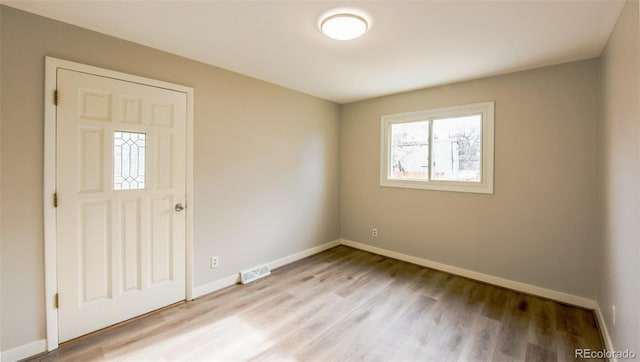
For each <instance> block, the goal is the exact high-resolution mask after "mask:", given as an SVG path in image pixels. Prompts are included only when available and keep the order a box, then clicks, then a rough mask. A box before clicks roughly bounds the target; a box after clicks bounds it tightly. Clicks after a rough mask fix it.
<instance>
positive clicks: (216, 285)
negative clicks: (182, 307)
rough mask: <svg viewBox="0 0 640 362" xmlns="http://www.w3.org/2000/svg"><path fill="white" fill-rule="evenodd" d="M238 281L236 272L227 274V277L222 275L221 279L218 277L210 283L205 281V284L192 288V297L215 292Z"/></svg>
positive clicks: (238, 276) (238, 275)
mask: <svg viewBox="0 0 640 362" xmlns="http://www.w3.org/2000/svg"><path fill="white" fill-rule="evenodd" d="M239 281H240V274H238V273H236V274H233V275H229V276H228V277H224V278H222V279H218V280H216V281H213V282H211V283H207V284H205V285H201V286H199V287H195V288H193V293H192V295H191V296H192V297H193V299H196V298H199V297H202V296H203V295H205V294H209V293H213V292H216V291H218V290H220V289H224V288H226V287H230V286H232V285H234V284H238V282H239Z"/></svg>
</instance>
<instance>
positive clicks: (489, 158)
mask: <svg viewBox="0 0 640 362" xmlns="http://www.w3.org/2000/svg"><path fill="white" fill-rule="evenodd" d="M494 107H495V103H494V102H482V103H474V104H466V105H461V106H453V107H444V108H436V109H428V110H424V111H417V112H408V113H396V114H387V115H383V116H382V117H381V122H380V123H381V129H380V186H385V187H403V188H412V189H424V190H436V191H454V192H473V193H480V194H493V155H494V134H493V132H494ZM477 114H480V115H482V127H481V128H482V139H481V157H480V162H481V167H480V169H481V175H480V182H471V181H441V180H432V179H431V167H432V162H431V157H432V154H433V142H432V137H433V135H432V132H431V129H432V127H433V120H434V119H435V120H437V119H441V118H453V117H462V116H469V115H477ZM418 121H429V162H430V165H429V172H428V174H429V176H428V180H415V179H414V180H410V179H397V178H391V177H389V174H390V160H391V126H392V125H394V124H398V123H410V122H418Z"/></svg>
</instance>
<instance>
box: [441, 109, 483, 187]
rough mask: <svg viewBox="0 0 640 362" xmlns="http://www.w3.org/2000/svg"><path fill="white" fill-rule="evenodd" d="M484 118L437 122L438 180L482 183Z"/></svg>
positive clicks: (470, 117) (457, 118) (477, 116)
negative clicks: (481, 157) (481, 161)
mask: <svg viewBox="0 0 640 362" xmlns="http://www.w3.org/2000/svg"><path fill="white" fill-rule="evenodd" d="M481 130H482V117H481V116H480V115H473V116H464V117H456V118H444V119H436V120H434V121H433V138H434V140H433V142H434V144H433V155H432V161H433V165H432V166H433V170H432V174H431V177H432V178H433V179H434V180H446V181H480V175H481V164H480V155H481V146H482V145H481V140H482V134H481V132H482V131H481Z"/></svg>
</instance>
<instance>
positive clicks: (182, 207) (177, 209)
mask: <svg viewBox="0 0 640 362" xmlns="http://www.w3.org/2000/svg"><path fill="white" fill-rule="evenodd" d="M182 210H184V206H182V204H181V203H177V204H176V211H177V212H180V211H182Z"/></svg>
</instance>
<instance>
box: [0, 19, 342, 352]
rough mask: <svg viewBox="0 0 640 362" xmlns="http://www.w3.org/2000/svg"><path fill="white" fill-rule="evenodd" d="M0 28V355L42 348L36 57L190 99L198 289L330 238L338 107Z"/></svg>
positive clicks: (241, 79) (117, 46)
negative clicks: (155, 84)
mask: <svg viewBox="0 0 640 362" xmlns="http://www.w3.org/2000/svg"><path fill="white" fill-rule="evenodd" d="M1 16H2V19H1V22H2V25H1V26H2V27H1V33H2V38H1V49H0V50H1V53H2V59H1V61H2V69H1V74H0V75H1V77H2V80H1V84H0V85H1V88H2V100H1V101H2V105H3V107H2V114H1V118H2V140H1V142H2V144H1V146H2V147H1V149H2V151H1V155H2V160H1V165H2V171H1V175H2V180H1V185H2V190H1V192H2V195H3V196H4V197H3V199H2V205H1V208H2V211H1V212H2V214H1V218H0V220H1V222H2V225H3V226H4V227H3V229H2V234H1V238H2V245H1V250H2V252H1V253H2V270H1V271H2V288H1V292H2V300H1V303H2V315H1V317H2V327H1V333H2V346H1V349H2V350H3V351H6V350H8V349H11V348H13V347H16V346H20V345H24V344H26V343H30V342H33V341H36V340H39V339H43V338H45V329H44V328H45V325H44V300H43V299H44V297H43V290H44V275H43V273H44V270H43V219H42V180H43V172H42V169H43V83H44V57H45V56H46V55H48V56H54V57H58V58H62V59H67V60H71V61H76V62H81V63H86V64H91V65H95V66H99V67H103V68H108V69H113V70H117V71H123V72H127V73H133V74H137V75H141V76H145V77H150V78H155V79H160V80H164V81H168V82H173V83H178V84H183V85H187V86H191V87H193V88H195V94H196V97H195V128H194V129H195V142H194V145H193V147H194V151H195V190H194V193H195V207H194V208H193V209H192V210H194V215H195V220H194V223H195V238H194V243H195V251H194V263H195V265H194V269H195V285H196V286H200V285H203V284H206V283H208V282H211V281H215V280H217V279H220V278H222V277H226V276H229V275H231V274H233V273H237V272H238V271H239V270H241V269H245V268H248V267H250V266H254V265H256V264H258V263H262V262H267V261H271V260H275V259H278V258H281V257H284V256H287V255H290V254H293V253H295V252H298V251H301V250H304V249H307V248H310V247H313V246H316V245H319V244H321V243H325V242H328V241H331V240H335V239H337V238H339V201H338V200H339V178H338V171H339V170H338V165H339V159H338V152H339V145H338V141H339V136H338V131H339V125H338V116H339V106H338V105H336V104H334V103H331V102H328V101H324V100H321V99H318V98H315V97H311V96H308V95H304V94H301V93H297V92H294V91H291V90H288V89H285V88H282V87H278V86H275V85H272V84H269V83H265V82H262V81H258V80H255V79H252V78H248V77H245V76H242V75H239V74H235V73H231V72H228V71H225V70H222V69H219V68H216V67H212V66H208V65H204V64H202V63H197V62H194V61H191V60H187V59H184V58H181V57H178V56H174V55H170V54H167V53H164V52H160V51H156V50H153V49H150V48H146V47H143V46H140V45H136V44H133V43H130V42H126V41H123V40H119V39H115V38H112V37H109V36H105V35H102V34H98V33H95V32H91V31H87V30H83V29H80V28H77V27H74V26H70V25H67V24H63V23H60V22H56V21H53V20H49V19H45V18H42V17H38V16H35V15H30V14H27V13H24V12H21V11H18V10H14V9H12V8H7V7H2V15H1ZM212 46H215V44H212ZM211 255H219V256H220V267H218V268H217V269H213V270H212V269H210V268H209V261H208V260H209V257H210V256H211Z"/></svg>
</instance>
